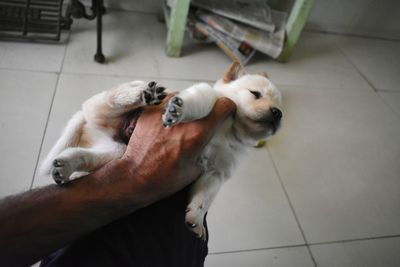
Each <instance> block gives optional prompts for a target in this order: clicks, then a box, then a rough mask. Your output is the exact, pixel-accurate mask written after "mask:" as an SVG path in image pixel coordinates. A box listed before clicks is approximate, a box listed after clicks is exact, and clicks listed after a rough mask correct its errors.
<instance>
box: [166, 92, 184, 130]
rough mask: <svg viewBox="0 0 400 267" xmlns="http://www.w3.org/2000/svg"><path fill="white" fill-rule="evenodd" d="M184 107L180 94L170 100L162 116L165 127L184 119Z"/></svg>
mask: <svg viewBox="0 0 400 267" xmlns="http://www.w3.org/2000/svg"><path fill="white" fill-rule="evenodd" d="M182 107H183V100H182V98H180V97H179V96H174V97H173V98H171V99H170V100H169V101H168V103H167V105H166V107H165V111H164V114H163V116H162V120H163V124H164V126H165V127H170V126H172V125H174V124H177V123H179V122H181V121H182V117H183V116H182V115H183V113H182Z"/></svg>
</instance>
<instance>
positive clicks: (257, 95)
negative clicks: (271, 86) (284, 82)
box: [249, 90, 261, 99]
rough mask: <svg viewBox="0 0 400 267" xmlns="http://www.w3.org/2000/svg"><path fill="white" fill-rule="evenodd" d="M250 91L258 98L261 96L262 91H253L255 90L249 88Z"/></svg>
mask: <svg viewBox="0 0 400 267" xmlns="http://www.w3.org/2000/svg"><path fill="white" fill-rule="evenodd" d="M249 91H250V93H252V94H253V95H254V96H255V97H256V99H259V98H261V93H260V92H258V91H253V90H249Z"/></svg>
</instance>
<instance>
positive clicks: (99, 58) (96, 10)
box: [93, 0, 106, 63]
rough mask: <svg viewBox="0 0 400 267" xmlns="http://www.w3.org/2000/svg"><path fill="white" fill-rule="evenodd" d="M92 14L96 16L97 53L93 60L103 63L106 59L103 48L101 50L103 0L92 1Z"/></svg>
mask: <svg viewBox="0 0 400 267" xmlns="http://www.w3.org/2000/svg"><path fill="white" fill-rule="evenodd" d="M93 5H94V7H93V12H94V13H95V14H96V15H97V51H96V54H95V55H94V60H95V61H96V62H98V63H104V62H105V61H106V58H105V56H104V54H103V48H102V27H103V25H102V23H103V22H102V17H103V15H102V13H101V10H102V7H103V0H96V1H93Z"/></svg>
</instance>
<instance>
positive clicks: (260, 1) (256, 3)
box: [192, 0, 275, 32]
mask: <svg viewBox="0 0 400 267" xmlns="http://www.w3.org/2000/svg"><path fill="white" fill-rule="evenodd" d="M192 5H193V6H195V7H199V8H202V9H205V10H208V11H211V12H213V13H215V14H219V15H221V16H224V17H227V18H230V19H233V20H236V21H240V22H242V23H245V24H248V25H250V26H253V27H255V28H258V29H261V30H264V31H267V32H272V31H274V30H275V25H274V24H273V21H272V12H271V9H270V7H269V6H268V4H267V2H266V1H265V0H192Z"/></svg>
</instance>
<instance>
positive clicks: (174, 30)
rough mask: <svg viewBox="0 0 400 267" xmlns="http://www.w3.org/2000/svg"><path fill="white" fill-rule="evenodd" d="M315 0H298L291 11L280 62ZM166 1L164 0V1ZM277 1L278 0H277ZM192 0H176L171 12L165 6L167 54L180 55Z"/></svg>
mask: <svg viewBox="0 0 400 267" xmlns="http://www.w3.org/2000/svg"><path fill="white" fill-rule="evenodd" d="M314 1H315V0H296V1H295V3H294V5H293V7H292V10H291V12H290V15H289V18H288V21H287V24H286V39H285V44H284V46H283V49H282V52H281V54H280V55H279V57H278V59H277V60H278V61H279V62H287V61H288V60H289V58H290V55H291V54H292V51H293V48H294V46H295V45H296V43H297V40H298V39H299V37H300V34H301V32H302V31H303V28H304V25H305V24H306V22H307V18H308V15H309V14H310V11H311V8H312V6H313V4H314ZM163 2H164V1H163ZM275 2H276V1H275ZM189 6H190V0H176V1H175V5H174V6H173V7H172V8H171V12H169V10H168V8H167V7H166V6H165V4H164V6H163V9H164V16H165V21H166V24H167V28H168V34H167V55H168V56H171V57H179V56H180V55H181V48H182V42H183V35H184V33H185V26H186V18H187V15H188V12H189Z"/></svg>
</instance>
